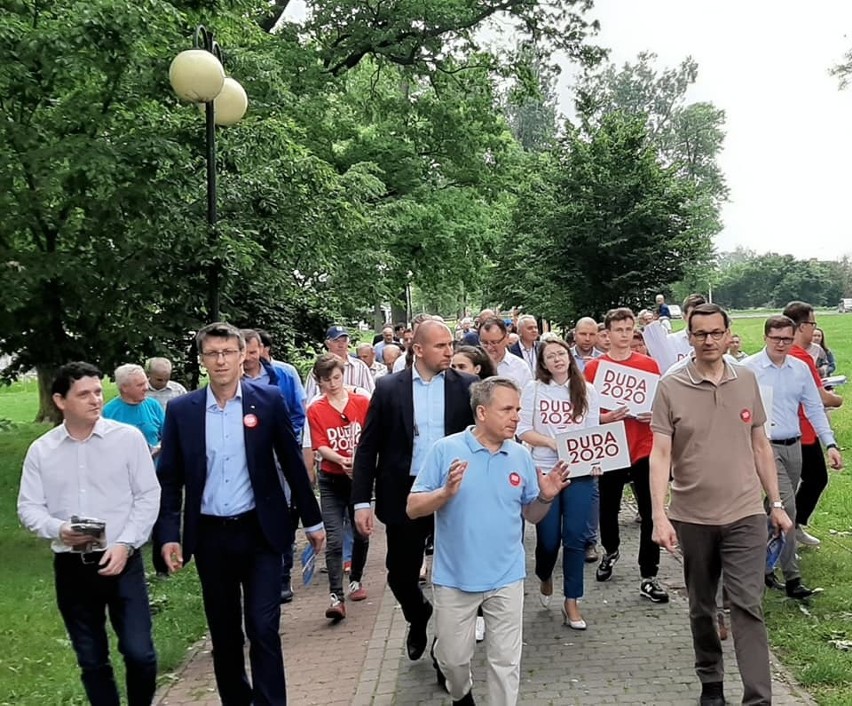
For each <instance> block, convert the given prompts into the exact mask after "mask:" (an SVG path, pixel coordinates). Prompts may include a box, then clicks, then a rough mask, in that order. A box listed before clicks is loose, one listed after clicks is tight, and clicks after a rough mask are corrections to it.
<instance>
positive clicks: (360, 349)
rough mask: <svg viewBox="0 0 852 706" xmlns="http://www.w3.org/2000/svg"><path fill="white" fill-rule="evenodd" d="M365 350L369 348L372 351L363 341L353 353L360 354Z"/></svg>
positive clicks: (371, 347)
mask: <svg viewBox="0 0 852 706" xmlns="http://www.w3.org/2000/svg"><path fill="white" fill-rule="evenodd" d="M365 348H369V349H370V350H372V349H373V346H371V345H370V344H369V343H367V342H366V341H365V342H364V343H359V344H358V345H357V346H356V347H355V352H356V353H360V352H361V351H362V350H364V349H365Z"/></svg>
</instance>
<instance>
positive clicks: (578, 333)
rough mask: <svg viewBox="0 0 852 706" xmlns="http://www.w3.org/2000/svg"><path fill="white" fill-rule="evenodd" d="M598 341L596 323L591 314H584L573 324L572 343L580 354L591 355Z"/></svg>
mask: <svg viewBox="0 0 852 706" xmlns="http://www.w3.org/2000/svg"><path fill="white" fill-rule="evenodd" d="M597 341H598V323H597V321H595V320H594V319H593V318H592V317H591V316H584V317H583V318H582V319H580V320H579V321H578V322H577V325H576V326H574V344H575V345H576V346H577V350H578V351H579V352H580V355H582V356H584V357H588V356H591V355H592V352H593V351H594V349H595V344H596V343H597Z"/></svg>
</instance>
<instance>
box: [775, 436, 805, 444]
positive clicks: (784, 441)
mask: <svg viewBox="0 0 852 706" xmlns="http://www.w3.org/2000/svg"><path fill="white" fill-rule="evenodd" d="M801 438H802V437H801V436H794V437H792V438H791V439H773V440H772V443H773V444H778V446H792V445H793V444H798V443H799V439H801Z"/></svg>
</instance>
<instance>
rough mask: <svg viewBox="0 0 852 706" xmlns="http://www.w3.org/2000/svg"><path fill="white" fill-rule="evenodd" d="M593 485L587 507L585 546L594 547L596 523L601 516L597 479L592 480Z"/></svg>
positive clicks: (596, 536) (596, 541) (596, 537)
mask: <svg viewBox="0 0 852 706" xmlns="http://www.w3.org/2000/svg"><path fill="white" fill-rule="evenodd" d="M592 481H593V482H594V484H595V488H594V491H593V492H592V502H591V504H590V505H589V522H588V524H587V525H586V546H587V547H588V546H595V545H596V544H597V543H598V521H599V520H600V514H601V493H600V489H599V488H598V479H597V478H592Z"/></svg>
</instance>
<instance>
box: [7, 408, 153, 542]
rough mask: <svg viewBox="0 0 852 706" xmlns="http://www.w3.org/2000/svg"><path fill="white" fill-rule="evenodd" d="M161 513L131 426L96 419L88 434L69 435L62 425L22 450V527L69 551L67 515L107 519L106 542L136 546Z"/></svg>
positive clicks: (147, 459)
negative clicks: (62, 535) (64, 535)
mask: <svg viewBox="0 0 852 706" xmlns="http://www.w3.org/2000/svg"><path fill="white" fill-rule="evenodd" d="M159 511H160V484H159V482H158V481H157V475H156V473H155V472H154V462H153V461H152V460H151V453H150V451H149V450H148V444H147V443H146V442H145V437H144V436H142V432H140V431H139V430H138V429H136V428H135V427H132V426H130V425H128V424H122V423H121V422H114V421H112V420H110V419H99V420H98V421H97V422H96V423H95V428H94V430H93V431H92V434H91V435H90V436H89V438H87V439H84V440H83V441H78V440H76V439H74V438H72V437H71V436H70V435H69V434H68V431H67V429H66V428H65V425H64V424H61V425H60V426H58V427H56V428H54V429H51V430H50V431H49V432H47V433H46V434H43V435H42V436H40V437H39V438H38V439H36V440H35V441H34V442H33V443H32V444H31V445H30V448H29V450H28V451H27V455H26V458H25V459H24V470H23V474H22V476H21V489H20V492H19V493H18V516H19V517H20V518H21V522H23V524H24V526H25V527H26V528H27V529H28V530H30V531H31V532H35V533H36V535H38V536H39V537H42V538H44V539H50V540H53V541H52V543H51V548H52V549H53V551H55V552H67V551H71V547H69V546H67V545H65V544H63V543H62V542H60V541H59V530H60V528H61V527H62V525H63V523H65V522H68V521H69V520H70V519H71V516H72V515H78V516H81V517H91V518H95V519H98V520H104V521H105V522H106V539H107V544H108V545H112V544H115V543H116V542H122V543H127V544H131V545H132V546H134V547H141V546H142V545H143V544H144V543H145V542H146V541H148V537H149V535H150V534H151V528H152V527H153V526H154V522H155V521H156V519H157V515H158V514H159Z"/></svg>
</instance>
